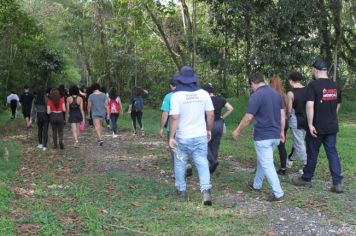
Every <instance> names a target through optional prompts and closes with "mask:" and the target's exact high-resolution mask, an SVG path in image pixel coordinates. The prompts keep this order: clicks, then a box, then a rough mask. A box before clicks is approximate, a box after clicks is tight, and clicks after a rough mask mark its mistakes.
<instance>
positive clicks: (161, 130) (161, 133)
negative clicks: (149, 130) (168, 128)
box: [159, 128, 163, 138]
mask: <svg viewBox="0 0 356 236" xmlns="http://www.w3.org/2000/svg"><path fill="white" fill-rule="evenodd" d="M159 137H160V138H162V137H163V129H162V128H161V129H159Z"/></svg>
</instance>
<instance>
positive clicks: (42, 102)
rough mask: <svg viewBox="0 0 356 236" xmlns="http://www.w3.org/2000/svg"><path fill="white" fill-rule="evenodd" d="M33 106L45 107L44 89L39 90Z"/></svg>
mask: <svg viewBox="0 0 356 236" xmlns="http://www.w3.org/2000/svg"><path fill="white" fill-rule="evenodd" d="M35 105H46V91H45V89H44V88H39V89H38V91H37V95H36V98H35Z"/></svg>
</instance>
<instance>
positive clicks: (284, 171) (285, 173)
mask: <svg viewBox="0 0 356 236" xmlns="http://www.w3.org/2000/svg"><path fill="white" fill-rule="evenodd" d="M277 174H279V175H287V170H286V169H282V168H280V169H279V170H277Z"/></svg>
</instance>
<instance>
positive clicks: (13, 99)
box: [6, 91, 20, 119]
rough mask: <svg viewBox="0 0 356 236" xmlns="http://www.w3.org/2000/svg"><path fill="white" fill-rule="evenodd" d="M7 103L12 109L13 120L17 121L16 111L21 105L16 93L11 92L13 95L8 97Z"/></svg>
mask: <svg viewBox="0 0 356 236" xmlns="http://www.w3.org/2000/svg"><path fill="white" fill-rule="evenodd" d="M6 103H7V105H8V106H10V107H11V119H15V117H16V110H17V107H18V106H19V103H20V98H19V96H17V94H16V93H15V92H14V91H11V94H10V95H9V96H7V99H6Z"/></svg>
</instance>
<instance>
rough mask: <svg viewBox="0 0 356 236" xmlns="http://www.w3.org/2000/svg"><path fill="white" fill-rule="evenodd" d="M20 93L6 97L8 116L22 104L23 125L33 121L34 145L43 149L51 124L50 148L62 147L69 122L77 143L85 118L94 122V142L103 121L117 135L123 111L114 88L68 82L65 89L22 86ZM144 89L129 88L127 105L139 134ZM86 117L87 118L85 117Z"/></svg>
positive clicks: (13, 113)
mask: <svg viewBox="0 0 356 236" xmlns="http://www.w3.org/2000/svg"><path fill="white" fill-rule="evenodd" d="M24 89H25V91H24V93H23V94H22V95H21V96H20V97H18V96H17V94H16V93H15V92H11V94H10V95H9V96H8V97H7V104H8V105H9V106H10V107H11V119H14V118H15V117H16V113H17V107H20V106H21V107H22V111H23V116H24V118H25V120H26V126H27V128H31V127H32V122H33V121H34V122H35V123H37V127H38V145H37V147H38V148H40V149H42V150H44V151H46V150H47V142H48V128H49V125H51V127H52V135H53V148H55V149H56V148H58V147H59V148H60V149H64V140H63V132H64V131H63V130H64V125H65V124H66V123H69V124H70V126H71V131H72V136H73V139H74V144H73V145H74V146H75V147H78V145H79V136H80V130H83V129H85V126H86V120H88V121H89V124H90V125H92V126H94V129H95V134H96V140H97V143H98V145H100V146H102V145H103V143H104V142H103V139H102V123H103V122H104V121H105V122H106V123H107V125H108V127H109V128H110V127H111V130H112V137H113V138H116V137H118V127H117V121H118V118H119V116H120V115H122V114H123V109H122V103H121V99H120V97H119V96H118V94H117V90H116V89H115V88H111V89H110V90H109V92H108V93H106V90H105V88H103V87H100V85H99V84H98V83H94V84H92V86H91V87H90V88H88V89H86V88H82V89H79V87H78V86H75V85H74V86H71V87H70V88H69V90H68V91H67V90H66V89H65V88H64V86H60V87H59V88H50V89H47V90H46V89H44V88H39V89H38V90H36V91H34V93H31V92H30V91H29V87H28V86H25V87H24ZM147 93H148V92H147V91H146V90H144V89H141V88H139V87H135V88H134V89H133V91H132V99H131V103H130V105H129V108H128V113H130V114H131V118H132V128H133V135H136V133H137V127H136V121H137V122H138V123H139V126H140V128H141V129H140V131H141V135H142V136H144V126H143V122H142V114H143V96H144V95H145V94H147ZM86 118H87V119H86Z"/></svg>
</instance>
